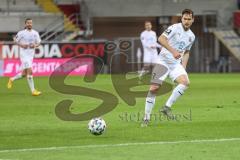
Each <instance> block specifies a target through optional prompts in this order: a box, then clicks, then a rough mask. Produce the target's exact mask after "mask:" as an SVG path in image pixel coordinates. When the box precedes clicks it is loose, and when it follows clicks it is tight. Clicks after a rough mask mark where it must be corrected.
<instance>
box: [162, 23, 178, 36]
mask: <svg viewBox="0 0 240 160" xmlns="http://www.w3.org/2000/svg"><path fill="white" fill-rule="evenodd" d="M176 30H177V26H176V25H171V26H169V27H168V28H167V29H166V30H165V31H164V32H163V33H162V35H164V36H165V37H167V38H168V39H169V38H171V37H172V36H174V34H175V33H176Z"/></svg>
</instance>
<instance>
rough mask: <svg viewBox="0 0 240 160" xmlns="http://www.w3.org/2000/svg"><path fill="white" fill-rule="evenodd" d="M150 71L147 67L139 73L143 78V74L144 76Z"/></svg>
mask: <svg viewBox="0 0 240 160" xmlns="http://www.w3.org/2000/svg"><path fill="white" fill-rule="evenodd" d="M148 72H149V71H148V70H146V69H144V68H143V69H142V70H141V71H140V73H139V78H142V76H144V75H145V74H147V73H148Z"/></svg>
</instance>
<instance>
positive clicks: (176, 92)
mask: <svg viewBox="0 0 240 160" xmlns="http://www.w3.org/2000/svg"><path fill="white" fill-rule="evenodd" d="M187 88H188V87H187V86H186V85H183V84H178V85H177V87H175V88H174V90H173V92H172V94H171V96H170V97H169V98H168V100H167V102H166V106H167V107H171V106H172V105H173V104H174V103H175V102H176V101H177V99H178V98H179V97H181V96H182V95H183V94H184V91H185V90H186V89H187Z"/></svg>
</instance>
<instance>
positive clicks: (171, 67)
mask: <svg viewBox="0 0 240 160" xmlns="http://www.w3.org/2000/svg"><path fill="white" fill-rule="evenodd" d="M158 63H159V64H161V65H163V66H165V67H166V68H167V71H166V73H165V74H163V75H161V76H160V77H158V79H159V81H164V80H165V79H166V78H167V77H169V78H170V79H171V80H172V81H173V82H174V81H175V80H176V79H177V78H178V77H179V76H181V75H186V76H187V78H188V74H187V72H186V70H185V69H184V68H183V66H182V65H181V64H180V63H176V64H168V63H166V62H164V61H160V62H158Z"/></svg>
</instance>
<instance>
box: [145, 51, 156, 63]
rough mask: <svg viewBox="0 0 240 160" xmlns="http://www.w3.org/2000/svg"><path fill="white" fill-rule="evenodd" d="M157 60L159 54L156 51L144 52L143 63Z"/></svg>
mask: <svg viewBox="0 0 240 160" xmlns="http://www.w3.org/2000/svg"><path fill="white" fill-rule="evenodd" d="M158 62H159V56H158V54H157V53H149V52H146V53H144V56H143V63H147V64H155V63H158Z"/></svg>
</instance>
